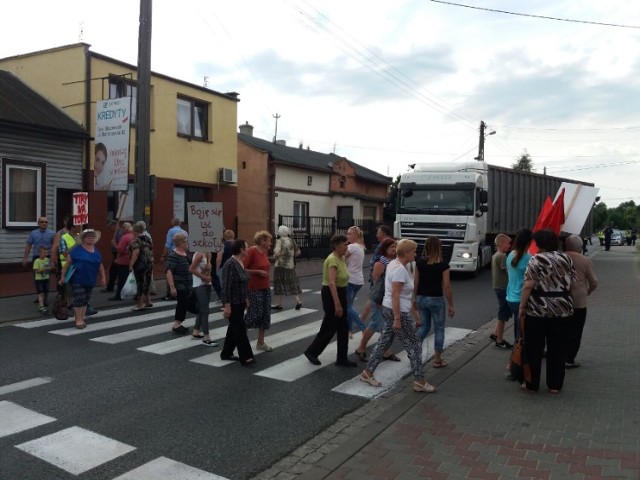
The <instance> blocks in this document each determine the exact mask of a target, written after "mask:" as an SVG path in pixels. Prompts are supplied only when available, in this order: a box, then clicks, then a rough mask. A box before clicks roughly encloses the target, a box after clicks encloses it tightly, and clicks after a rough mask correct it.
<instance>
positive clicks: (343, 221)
mask: <svg viewBox="0 0 640 480" xmlns="http://www.w3.org/2000/svg"><path fill="white" fill-rule="evenodd" d="M337 214H338V215H337V217H338V230H346V229H348V228H349V227H351V226H353V207H352V206H349V207H338V211H337Z"/></svg>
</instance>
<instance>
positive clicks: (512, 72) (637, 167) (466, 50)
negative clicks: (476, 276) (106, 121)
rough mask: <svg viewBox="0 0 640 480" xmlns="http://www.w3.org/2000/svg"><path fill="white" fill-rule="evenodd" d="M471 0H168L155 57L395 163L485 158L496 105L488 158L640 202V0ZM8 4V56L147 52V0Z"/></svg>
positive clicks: (270, 122) (343, 150)
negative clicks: (524, 158) (80, 50)
mask: <svg viewBox="0 0 640 480" xmlns="http://www.w3.org/2000/svg"><path fill="white" fill-rule="evenodd" d="M461 3H464V4H466V5H468V6H473V7H476V8H466V7H461V6H456V5H452V4H445V3H441V2H435V1H430V0H406V1H403V0H394V1H393V2H390V1H381V0H368V1H366V2H365V1H363V0H358V1H348V0H323V1H319V0H268V1H265V0H243V1H238V0H226V1H221V0H181V1H180V2H173V1H168V0H156V1H155V2H154V4H153V34H152V47H151V52H152V62H151V68H152V70H153V71H155V72H158V73H163V74H166V75H170V76H173V77H176V78H179V79H182V80H186V81H189V82H192V83H195V84H198V85H203V84H204V83H205V81H206V85H207V86H208V87H209V88H211V89H213V90H217V91H220V92H228V91H235V92H238V93H239V94H240V100H241V101H240V104H239V105H238V124H243V123H245V122H249V123H250V124H252V125H253V126H254V127H255V130H254V135H255V136H258V137H261V138H265V139H271V138H273V136H274V133H275V119H274V118H273V116H274V114H276V113H277V114H279V115H280V118H279V120H278V138H279V139H284V140H286V141H287V144H288V145H290V146H298V145H299V144H300V143H302V144H303V145H304V147H305V148H306V147H307V146H308V147H309V148H311V149H313V150H317V151H320V152H326V153H328V152H335V153H336V154H338V155H342V156H345V157H347V158H348V159H350V160H353V161H355V162H357V163H359V164H361V165H364V166H366V167H368V168H371V169H372V170H376V171H378V172H380V173H382V174H385V175H389V176H393V177H395V176H396V175H397V174H399V173H402V172H403V171H406V170H407V165H408V164H411V163H422V162H425V163H429V162H443V161H451V162H454V161H455V162H463V161H472V160H473V158H474V157H475V156H476V155H477V153H478V152H477V151H478V135H479V133H478V127H479V124H480V121H481V120H483V121H485V122H486V124H487V125H488V130H487V133H488V132H490V131H493V130H495V131H496V133H495V135H491V136H488V137H487V138H486V146H485V160H486V161H487V162H488V163H491V164H496V165H501V166H510V165H512V164H513V163H514V161H515V160H516V159H517V158H518V157H519V156H520V155H521V154H522V153H523V151H524V150H526V151H527V152H528V153H529V154H530V155H531V157H532V160H533V163H534V168H535V169H536V171H537V172H539V173H542V172H543V170H544V169H545V167H546V171H547V173H548V174H549V175H555V176H560V177H565V178H575V179H578V180H583V181H587V182H592V183H595V185H596V186H597V187H599V188H600V189H601V191H600V195H601V197H602V201H604V202H605V203H606V204H607V205H608V206H609V207H613V206H616V205H618V204H619V203H621V202H624V201H628V200H633V201H634V202H636V204H640V186H639V185H638V183H639V182H638V176H639V175H638V174H639V173H640V117H639V114H640V88H639V87H640V8H639V7H638V5H637V0H608V1H606V2H605V1H602V0H529V1H527V2H514V1H506V0H466V1H464V2H461ZM486 9H494V10H502V11H508V12H512V13H519V14H525V15H511V14H506V13H499V12H495V11H488V10H486ZM2 13H3V15H2V16H3V22H2V23H3V26H2V28H1V29H0V57H6V56H11V55H17V54H21V53H27V52H31V51H36V50H41V49H46V48H52V47H56V46H61V45H66V44H71V43H75V42H78V41H80V40H82V41H84V42H86V43H89V44H90V45H91V46H92V50H93V51H95V52H98V53H101V54H104V55H108V56H111V57H114V58H116V59H119V60H123V61H126V62H129V63H135V62H136V61H137V35H138V18H139V2H138V1H136V0H110V1H109V2H97V1H94V0H60V1H58V2H51V1H50V0H30V1H23V2H7V3H6V4H4V5H3V12H2ZM536 16H537V17H553V18H558V19H564V20H571V21H559V20H552V19H550V18H537V17H536ZM596 23H604V24H612V25H617V26H607V25H598V24H596ZM205 78H206V80H205ZM213 114H214V115H215V112H213ZM151 153H152V155H153V152H151Z"/></svg>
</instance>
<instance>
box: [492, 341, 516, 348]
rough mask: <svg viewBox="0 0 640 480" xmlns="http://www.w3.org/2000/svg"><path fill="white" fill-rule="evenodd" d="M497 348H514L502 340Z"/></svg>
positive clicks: (497, 343)
mask: <svg viewBox="0 0 640 480" xmlns="http://www.w3.org/2000/svg"><path fill="white" fill-rule="evenodd" d="M496 347H498V348H505V349H506V348H512V347H513V345H511V344H510V343H509V342H507V341H506V340H502V341H501V342H496Z"/></svg>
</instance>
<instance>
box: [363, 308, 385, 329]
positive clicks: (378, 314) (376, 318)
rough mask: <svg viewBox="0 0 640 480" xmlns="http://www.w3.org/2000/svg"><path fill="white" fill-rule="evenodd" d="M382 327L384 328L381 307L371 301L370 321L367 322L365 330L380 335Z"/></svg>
mask: <svg viewBox="0 0 640 480" xmlns="http://www.w3.org/2000/svg"><path fill="white" fill-rule="evenodd" d="M383 326H384V317H383V316H382V306H380V305H378V304H376V303H375V302H373V301H372V302H371V320H369V325H367V328H368V329H369V330H373V331H374V332H378V333H380V332H381V331H382V327H383Z"/></svg>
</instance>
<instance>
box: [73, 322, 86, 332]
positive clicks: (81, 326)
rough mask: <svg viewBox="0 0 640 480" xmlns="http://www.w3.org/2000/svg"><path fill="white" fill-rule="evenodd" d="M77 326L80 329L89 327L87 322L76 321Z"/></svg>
mask: <svg viewBox="0 0 640 480" xmlns="http://www.w3.org/2000/svg"><path fill="white" fill-rule="evenodd" d="M76 328H77V329H78V330H82V329H83V328H87V324H86V323H76Z"/></svg>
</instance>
